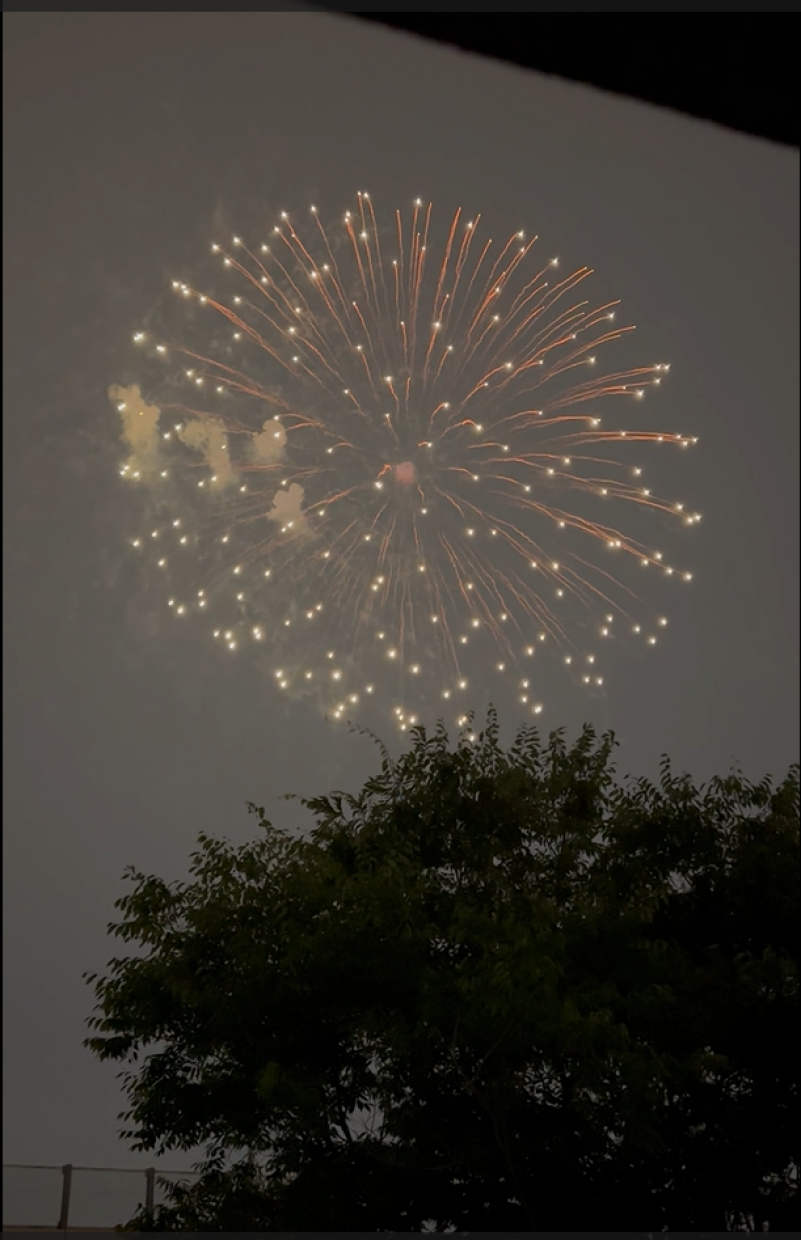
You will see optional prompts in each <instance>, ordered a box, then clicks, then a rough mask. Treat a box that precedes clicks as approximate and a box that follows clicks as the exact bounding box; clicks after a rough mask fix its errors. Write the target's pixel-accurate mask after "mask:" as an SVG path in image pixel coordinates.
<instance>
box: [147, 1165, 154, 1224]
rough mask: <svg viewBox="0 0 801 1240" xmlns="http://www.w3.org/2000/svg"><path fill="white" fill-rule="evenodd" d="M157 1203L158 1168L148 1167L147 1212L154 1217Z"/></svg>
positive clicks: (150, 1216)
mask: <svg viewBox="0 0 801 1240" xmlns="http://www.w3.org/2000/svg"><path fill="white" fill-rule="evenodd" d="M155 1204H156V1168H155V1167H148V1168H147V1169H146V1171H145V1214H146V1215H147V1217H148V1218H152V1217H153V1209H154V1207H155Z"/></svg>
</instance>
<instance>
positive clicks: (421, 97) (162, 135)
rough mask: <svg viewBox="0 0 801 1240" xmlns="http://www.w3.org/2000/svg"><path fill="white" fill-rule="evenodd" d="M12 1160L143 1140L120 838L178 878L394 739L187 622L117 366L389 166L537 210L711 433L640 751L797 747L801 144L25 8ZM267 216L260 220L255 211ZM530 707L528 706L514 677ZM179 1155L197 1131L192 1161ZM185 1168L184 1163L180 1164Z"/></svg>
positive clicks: (558, 706) (234, 27) (501, 224)
mask: <svg viewBox="0 0 801 1240" xmlns="http://www.w3.org/2000/svg"><path fill="white" fill-rule="evenodd" d="M4 30H5V36H6V38H5V44H4V55H5V62H6V65H5V80H4V91H5V96H4V98H5V164H4V172H5V181H4V185H5V229H6V232H5V286H4V289H5V305H6V326H5V332H6V335H5V363H4V384H5V388H4V435H5V444H4V448H5V451H4V467H5V504H6V508H5V544H4V549H5V572H6V592H5V641H6V652H5V657H6V668H5V696H4V710H5V737H6V754H5V757H6V767H5V769H6V780H5V806H4V808H5V814H4V825H5V843H6V849H5V863H6V864H5V893H6V894H5V923H4V924H5V947H4V950H5V956H4V960H5V965H4V986H5V1069H4V1071H5V1077H4V1079H5V1086H4V1115H5V1129H4V1159H5V1160H7V1161H15V1162H36V1163H41V1162H44V1163H49V1162H54V1163H62V1162H65V1161H72V1162H76V1163H104V1164H116V1165H120V1164H123V1165H133V1164H134V1163H135V1162H139V1163H142V1162H146V1161H149V1160H147V1159H146V1158H142V1157H137V1158H134V1156H133V1155H130V1154H129V1153H128V1152H127V1150H126V1149H125V1147H124V1146H123V1145H122V1144H121V1143H120V1142H119V1140H118V1138H117V1135H116V1133H117V1128H118V1122H117V1119H116V1115H117V1112H118V1110H119V1109H120V1104H121V1098H120V1094H119V1092H118V1089H117V1085H116V1083H115V1080H114V1071H113V1069H107V1068H103V1067H101V1066H99V1065H98V1064H96V1063H95V1062H94V1061H93V1060H92V1058H91V1057H90V1056H89V1055H88V1053H87V1052H85V1051H84V1050H83V1049H82V1048H81V1040H82V1038H83V1037H84V1035H85V1028H84V1023H83V1022H84V1019H85V1017H86V1015H87V1014H88V1012H89V1010H90V1006H91V995H90V992H89V991H88V990H87V989H86V988H85V986H84V985H83V983H82V982H81V976H80V975H81V972H82V971H83V970H86V969H98V968H102V967H103V966H104V964H105V961H106V960H107V959H108V958H109V956H110V955H112V953H113V951H114V948H113V946H112V944H111V943H110V942H109V941H108V940H107V939H106V937H105V926H106V923H107V922H108V920H109V919H110V918H111V917H112V915H113V909H112V902H113V900H114V899H115V897H116V896H117V895H119V894H120V891H121V889H122V885H121V883H120V881H119V879H120V874H121V872H122V870H123V868H124V866H126V865H127V864H128V863H135V864H136V865H137V866H140V867H142V868H143V869H145V870H148V871H157V872H159V873H161V874H163V875H166V876H172V875H178V874H181V873H183V872H184V871H185V866H186V858H187V854H188V852H189V851H190V850H191V848H192V846H193V844H194V841H195V838H196V835H197V832H198V831H199V830H201V829H202V830H205V831H211V832H220V833H225V834H228V835H230V836H232V837H233V838H235V839H244V838H246V837H247V836H248V835H249V833H250V832H251V829H252V828H251V821H252V820H250V819H249V818H248V817H247V815H246V813H245V810H244V802H245V800H246V799H249V798H252V799H254V800H255V801H257V802H258V803H260V804H264V805H268V806H269V805H274V809H275V816H276V818H281V817H282V816H283V818H284V820H285V821H286V820H287V817H286V816H287V814H288V812H289V811H288V810H287V808H286V807H285V806H284V805H283V804H281V803H276V802H275V798H276V797H277V796H278V794H280V793H282V792H285V791H293V790H298V791H305V792H308V793H312V792H317V791H325V790H328V789H330V788H331V787H332V786H346V787H348V786H354V785H356V784H358V783H359V782H360V781H361V780H362V779H363V778H364V777H365V776H366V775H367V774H368V773H369V772H370V771H371V770H372V768H373V766H374V763H375V759H374V757H373V754H372V753H371V751H370V748H369V746H368V744H367V743H366V742H365V741H363V740H361V739H357V738H353V737H351V736H349V735H347V734H343V733H342V732H339V731H336V732H335V731H332V729H331V728H330V727H329V726H328V724H326V722H325V721H324V720H323V719H322V718H320V717H319V715H317V714H315V713H314V711H312V710H310V709H309V708H308V707H305V706H303V705H302V704H296V705H291V704H290V705H287V704H286V703H284V702H283V701H281V702H279V701H278V700H277V699H276V697H275V694H274V691H273V689H272V688H271V686H269V685H268V684H265V682H264V681H263V679H261V678H260V677H259V676H258V675H255V674H254V672H253V669H252V667H249V666H248V664H247V662H246V661H239V662H237V663H236V664H234V663H233V662H232V663H231V664H230V665H226V664H225V663H224V662H222V661H220V660H219V659H215V658H213V657H210V655H209V652H208V650H207V648H206V647H205V645H204V644H203V643H202V642H201V641H200V639H199V638H198V639H197V640H193V638H192V637H191V636H186V635H184V636H183V637H182V639H181V640H180V641H179V640H178V638H177V636H176V635H175V632H174V630H168V629H167V627H166V626H165V624H164V623H163V621H162V619H161V618H160V617H161V612H160V611H159V610H158V607H157V597H156V595H155V593H152V594H151V592H149V591H148V590H147V589H143V588H140V581H139V578H138V577H137V576H136V572H135V569H134V567H133V565H132V564H131V560H130V553H129V548H128V547H127V546H126V538H127V537H128V534H129V530H130V522H131V519H132V509H131V507H130V506H129V500H128V498H127V495H124V494H123V493H122V492H121V489H120V485H119V477H118V475H117V473H116V470H115V464H116V462H117V459H118V458H117V446H116V444H115V437H116V436H117V435H118V430H119V428H118V427H117V426H115V424H114V420H113V417H112V416H111V415H110V413H109V405H108V400H107V396H106V392H107V389H108V387H109V385H110V384H112V383H115V382H118V381H121V379H122V378H123V371H124V369H125V367H127V366H129V364H130V359H129V353H130V338H131V331H132V329H134V328H135V327H136V325H137V324H138V323H139V322H140V321H141V319H142V317H143V315H145V314H146V313H147V312H148V311H149V309H150V308H151V307H152V306H153V305H154V304H156V303H157V301H158V299H159V298H160V297H161V295H162V289H163V287H164V285H165V283H166V281H167V280H169V279H170V278H172V276H173V275H174V273H175V272H178V271H180V272H185V271H191V269H192V264H193V263H194V262H195V261H196V259H197V258H198V257H199V256H201V255H203V256H205V254H206V253H207V252H208V244H209V241H210V240H211V239H212V237H213V234H214V232H215V230H216V229H219V228H220V227H224V228H227V229H229V230H230V231H233V230H234V229H236V228H238V227H245V226H246V225H247V224H248V223H250V222H251V221H252V220H253V219H254V218H256V217H257V216H258V217H261V216H263V214H264V213H265V212H267V213H268V214H269V213H271V212H277V211H280V210H282V209H284V208H287V209H291V208H292V207H295V206H298V207H305V206H306V205H307V204H308V203H309V202H312V201H315V202H320V203H324V204H325V205H326V206H327V207H328V208H329V209H330V210H331V212H332V213H336V212H338V211H339V210H340V209H341V208H343V207H345V206H347V205H348V204H349V203H350V201H351V200H352V197H353V194H354V192H355V191H356V190H357V189H361V188H366V189H369V190H370V191H371V193H372V195H373V197H374V198H375V199H376V200H377V201H378V202H380V203H382V204H384V205H385V206H386V207H387V208H389V209H392V208H394V206H395V205H396V204H405V203H407V202H408V201H409V200H410V199H411V198H412V197H414V196H416V195H418V194H419V195H421V196H423V197H425V198H427V199H431V200H433V201H434V202H435V203H436V204H437V205H438V207H441V208H442V211H443V212H448V213H449V212H450V211H452V210H453V209H454V208H456V207H457V206H463V207H464V208H465V209H466V210H468V211H480V212H482V213H483V216H484V218H485V219H487V220H489V221H490V222H491V227H492V230H493V232H496V231H497V233H499V234H500V233H509V232H511V231H512V230H513V229H515V228H526V229H527V230H529V231H530V232H536V233H539V235H540V236H541V237H542V238H543V242H544V244H546V245H547V247H548V249H549V251H551V252H553V253H557V254H559V255H560V257H562V258H563V261H564V262H565V263H566V264H572V265H573V266H579V265H581V264H584V263H587V264H589V265H592V266H594V267H595V268H596V270H597V272H598V282H599V283H598V287H599V292H600V293H601V294H604V293H608V294H609V295H611V296H617V297H620V298H621V299H622V302H623V308H624V311H625V315H626V318H627V319H629V318H630V319H631V320H633V321H635V322H637V323H638V325H639V333H640V334H639V339H638V343H640V344H641V345H642V347H643V350H644V353H645V356H647V357H648V358H649V359H650V358H651V357H657V356H658V357H662V358H664V359H665V360H668V361H670V362H671V364H672V370H671V375H670V379H669V383H668V384H666V385H665V386H664V387H663V388H662V389H661V391H660V394H659V397H658V401H659V404H658V413H657V412H656V410H655V417H656V418H657V419H658V420H663V421H664V422H665V423H666V424H668V425H670V426H671V427H676V428H677V429H680V430H682V431H684V432H686V433H687V434H692V435H697V436H699V444H698V446H697V447H696V448H695V449H694V450H693V451H692V452H691V453H684V454H681V455H680V456H678V457H677V458H676V459H675V462H674V463H672V464H671V466H670V470H669V474H668V479H669V485H670V493H671V494H676V495H679V494H680V495H682V496H685V497H686V499H687V502H688V504H690V505H692V506H693V507H694V508H698V509H700V510H701V511H702V512H703V514H704V521H703V523H702V524H701V526H699V527H698V528H697V529H696V530H694V531H693V533H692V535H691V536H690V537H688V538H687V539H686V540H684V544H683V547H682V556H683V559H684V560H686V561H687V562H688V564H689V565H690V567H691V568H692V570H693V572H694V575H695V579H694V581H693V583H692V586H691V587H690V588H688V589H686V590H678V589H677V590H676V591H675V594H674V601H673V602H672V604H671V605H670V608H669V613H670V618H671V624H670V628H669V631H668V634H667V636H666V639H665V641H664V643H663V644H662V645H661V646H660V647H659V649H658V651H654V652H653V653H652V654H651V655H649V657H647V658H645V657H640V656H637V657H633V658H631V659H630V660H629V659H628V657H622V656H621V658H620V660H619V665H618V664H616V666H615V677H614V679H613V683H611V684H610V686H609V688H608V692H607V695H606V698H605V700H603V701H601V702H596V703H594V704H592V705H591V706H588V707H587V708H586V709H585V708H584V707H583V705H582V703H581V701H580V700H578V699H577V698H576V696H575V695H573V696H571V695H569V694H566V696H565V700H564V703H559V702H556V701H554V700H552V701H550V702H549V703H548V709H547V712H546V714H545V715H543V717H542V724H543V727H549V726H557V725H559V724H562V723H564V724H566V725H567V726H568V727H569V728H571V729H575V728H576V727H577V726H578V724H579V723H580V722H581V720H582V717H583V716H584V715H586V716H587V717H592V718H594V719H596V720H597V721H598V722H599V723H600V724H601V725H602V726H607V725H611V726H613V727H614V728H615V729H616V731H617V732H618V733H619V736H620V739H621V741H622V742H623V747H622V750H621V753H620V759H619V762H620V767H621V768H622V769H625V770H631V771H633V772H635V773H649V774H650V773H653V772H654V770H655V767H656V762H657V760H658V758H659V755H660V754H661V753H662V752H663V751H667V752H668V753H670V754H671V756H672V757H673V759H674V761H675V763H676V764H677V765H678V766H680V767H683V768H685V769H689V770H690V771H691V772H692V773H693V774H694V775H696V776H698V777H708V776H709V775H711V774H713V773H716V772H724V771H725V770H726V769H727V768H728V766H729V765H730V763H731V762H732V761H734V760H738V761H739V762H741V763H742V764H743V766H744V768H745V770H746V772H747V773H749V774H751V775H753V776H755V777H761V776H762V775H763V774H764V773H765V772H766V771H772V772H773V773H775V774H778V775H781V774H783V773H784V772H785V770H786V768H787V765H788V764H789V763H790V762H791V761H793V760H795V759H796V758H797V756H798V562H799V547H798V524H799V523H798V455H799V444H798V420H799V419H798V407H799V401H798V335H799V324H798V153H797V152H795V151H791V150H787V149H780V148H774V147H772V146H770V145H769V144H767V143H764V142H761V141H758V140H756V139H751V138H745V137H741V136H738V135H736V134H732V133H730V132H728V131H724V130H722V129H718V128H715V127H713V126H711V125H708V124H705V123H701V122H696V121H692V120H687V119H684V118H681V117H678V116H674V115H671V114H668V113H663V112H661V111H659V110H657V109H653V108H649V107H646V106H643V105H639V104H635V103H631V102H628V101H626V100H622V99H616V98H612V97H606V96H604V95H601V94H599V93H597V92H594V91H592V90H590V89H588V88H585V87H578V86H573V85H570V84H565V83H561V82H559V81H556V80H553V79H546V78H543V77H538V76H537V75H533V74H531V73H528V72H525V71H522V70H517V69H511V68H507V67H504V66H502V65H498V64H496V63H492V62H484V61H482V60H480V59H478V58H475V57H471V56H468V55H465V54H462V53H459V52H455V51H448V50H443V49H441V48H438V47H436V46H430V45H427V44H425V43H423V42H421V41H419V40H417V39H415V38H413V37H407V36H403V35H397V34H394V33H391V32H387V31H383V30H381V29H378V28H375V27H372V26H369V27H368V26H362V25H360V24H358V23H357V22H355V21H353V20H350V19H347V18H340V17H332V16H321V15H315V14H265V15H246V14H233V15H228V16H227V15H223V14H209V15H197V14H147V15H131V14H123V15H108V14H106V15H100V16H90V15H86V14H72V15H67V16H60V15H59V16H56V15H52V14H41V15H31V16H22V15H12V16H9V15H7V16H6V19H5V22H4ZM240 221H244V223H240ZM499 705H501V706H502V708H503V718H504V721H505V724H506V726H507V728H511V727H512V726H513V725H514V724H516V723H517V722H518V719H517V717H516V715H515V710H514V708H513V707H511V706H509V704H508V703H504V702H499ZM170 1161H171V1163H172V1164H173V1165H176V1164H177V1165H182V1156H180V1155H174V1156H172V1158H171V1160H170ZM184 1161H185V1160H184Z"/></svg>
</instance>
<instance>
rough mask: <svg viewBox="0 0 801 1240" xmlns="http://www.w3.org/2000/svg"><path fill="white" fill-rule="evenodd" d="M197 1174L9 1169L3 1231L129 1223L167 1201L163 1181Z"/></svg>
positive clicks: (150, 1170) (131, 1169)
mask: <svg viewBox="0 0 801 1240" xmlns="http://www.w3.org/2000/svg"><path fill="white" fill-rule="evenodd" d="M196 1175H197V1173H196V1172H193V1171H168V1170H162V1168H161V1167H79V1166H75V1165H73V1164H72V1163H64V1164H63V1166H60V1167H59V1166H49V1165H44V1164H35V1163H3V1227H4V1228H6V1227H19V1228H35V1229H36V1230H37V1231H38V1230H47V1229H50V1230H58V1231H66V1230H67V1229H68V1228H70V1227H77V1228H108V1229H111V1228H113V1227H115V1226H118V1225H119V1224H120V1223H127V1222H128V1221H129V1220H130V1219H131V1218H132V1217H133V1215H134V1213H135V1212H136V1211H137V1210H138V1209H140V1208H141V1207H144V1209H145V1211H146V1212H147V1213H148V1214H152V1213H153V1211H154V1209H155V1207H156V1206H157V1205H159V1204H160V1203H161V1202H162V1201H164V1200H165V1194H164V1189H163V1186H162V1184H161V1183H160V1181H161V1180H167V1181H170V1180H173V1181H178V1180H191V1179H193V1178H195V1176H196Z"/></svg>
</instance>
